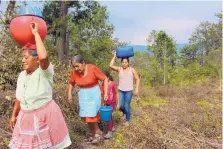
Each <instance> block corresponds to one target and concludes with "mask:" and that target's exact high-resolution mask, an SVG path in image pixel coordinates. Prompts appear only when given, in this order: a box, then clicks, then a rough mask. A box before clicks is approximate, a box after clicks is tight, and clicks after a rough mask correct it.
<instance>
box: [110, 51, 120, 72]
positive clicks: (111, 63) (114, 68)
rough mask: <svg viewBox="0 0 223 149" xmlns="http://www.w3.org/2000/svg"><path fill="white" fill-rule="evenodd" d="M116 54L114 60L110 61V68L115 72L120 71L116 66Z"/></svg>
mask: <svg viewBox="0 0 223 149" xmlns="http://www.w3.org/2000/svg"><path fill="white" fill-rule="evenodd" d="M115 58H116V54H114V56H113V58H112V59H111V61H110V64H109V67H110V68H111V69H113V70H115V71H119V67H117V66H114V63H115Z"/></svg>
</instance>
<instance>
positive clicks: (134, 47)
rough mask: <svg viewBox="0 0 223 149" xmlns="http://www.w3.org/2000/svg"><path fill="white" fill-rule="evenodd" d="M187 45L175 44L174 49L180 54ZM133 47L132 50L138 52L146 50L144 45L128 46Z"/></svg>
mask: <svg viewBox="0 0 223 149" xmlns="http://www.w3.org/2000/svg"><path fill="white" fill-rule="evenodd" d="M186 45H188V44H187V43H183V44H177V45H176V48H177V53H179V52H180V50H181V49H182V48H183V47H184V46H186ZM130 46H132V47H133V49H134V50H136V51H139V52H143V51H146V50H147V46H146V45H130Z"/></svg>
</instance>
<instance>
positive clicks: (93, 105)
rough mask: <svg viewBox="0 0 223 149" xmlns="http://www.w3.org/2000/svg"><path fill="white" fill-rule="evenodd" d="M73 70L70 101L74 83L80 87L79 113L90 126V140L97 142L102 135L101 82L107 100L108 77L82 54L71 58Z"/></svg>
mask: <svg viewBox="0 0 223 149" xmlns="http://www.w3.org/2000/svg"><path fill="white" fill-rule="evenodd" d="M71 63H72V66H73V70H72V72H71V75H70V83H69V86H68V103H71V102H72V89H73V87H74V85H77V86H78V87H80V90H79V92H78V99H79V107H80V108H79V115H80V117H81V118H83V120H84V122H86V123H88V127H89V129H90V131H91V134H92V136H91V137H90V138H88V139H87V141H88V142H91V143H97V142H99V141H100V137H101V135H102V132H101V130H100V129H99V126H98V122H99V119H100V116H99V108H100V107H101V91H100V88H99V84H98V83H99V82H98V81H101V82H102V84H103V86H104V96H103V97H104V100H107V90H108V79H107V77H106V76H105V75H104V73H103V72H102V71H101V70H100V69H99V68H98V67H96V66H95V65H93V64H86V62H85V60H84V58H83V56H82V55H76V56H74V57H73V58H72V60H71Z"/></svg>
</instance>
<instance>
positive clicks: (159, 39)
mask: <svg viewBox="0 0 223 149" xmlns="http://www.w3.org/2000/svg"><path fill="white" fill-rule="evenodd" d="M147 41H148V43H149V46H148V47H149V48H148V50H149V52H150V53H152V55H154V57H155V58H156V59H157V61H158V63H159V64H160V68H161V69H163V84H166V76H167V73H168V70H167V69H168V64H169V65H170V66H171V67H174V66H175V61H176V43H175V41H174V40H173V38H172V37H170V36H168V35H167V34H166V32H165V31H159V32H157V31H155V30H153V31H152V32H151V33H150V35H149V38H148V39H147Z"/></svg>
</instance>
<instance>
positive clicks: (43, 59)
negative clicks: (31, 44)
mask: <svg viewBox="0 0 223 149" xmlns="http://www.w3.org/2000/svg"><path fill="white" fill-rule="evenodd" d="M30 28H31V30H32V33H33V35H34V38H35V42H36V50H37V54H38V58H39V64H40V67H41V69H42V70H46V69H47V68H48V66H49V64H50V62H49V60H48V54H47V51H46V49H45V46H44V44H43V41H42V39H41V38H40V35H39V30H38V24H37V23H36V22H31V25H30Z"/></svg>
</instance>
